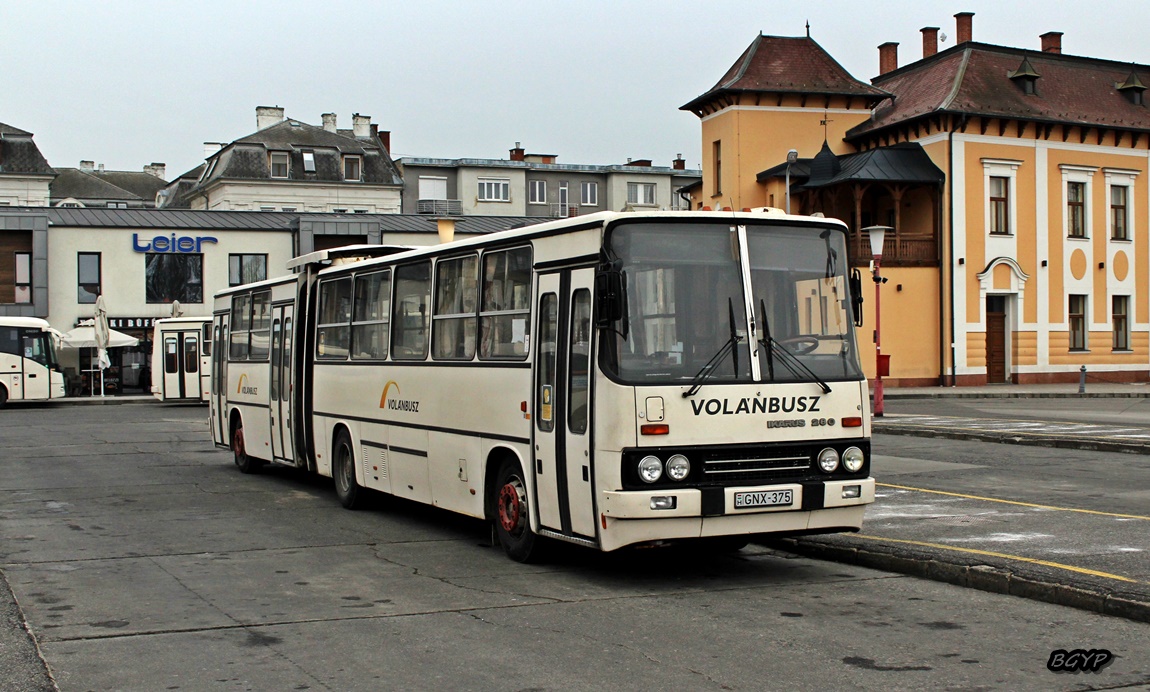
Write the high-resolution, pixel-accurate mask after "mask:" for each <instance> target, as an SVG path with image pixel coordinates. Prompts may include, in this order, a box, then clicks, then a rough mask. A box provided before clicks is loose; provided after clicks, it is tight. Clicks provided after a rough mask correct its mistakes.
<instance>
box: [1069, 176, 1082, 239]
mask: <svg viewBox="0 0 1150 692" xmlns="http://www.w3.org/2000/svg"><path fill="white" fill-rule="evenodd" d="M1066 224H1067V225H1066V232H1067V234H1068V235H1069V236H1070V237H1071V238H1085V237H1086V183H1078V182H1068V183H1066Z"/></svg>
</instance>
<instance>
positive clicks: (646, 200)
mask: <svg viewBox="0 0 1150 692" xmlns="http://www.w3.org/2000/svg"><path fill="white" fill-rule="evenodd" d="M627 203H628V204H647V205H653V204H655V183H627Z"/></svg>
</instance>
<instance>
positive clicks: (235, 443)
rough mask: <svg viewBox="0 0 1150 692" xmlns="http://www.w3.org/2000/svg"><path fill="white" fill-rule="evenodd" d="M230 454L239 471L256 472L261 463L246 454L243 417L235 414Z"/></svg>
mask: <svg viewBox="0 0 1150 692" xmlns="http://www.w3.org/2000/svg"><path fill="white" fill-rule="evenodd" d="M232 456H233V457H234V458H235V461H236V467H237V468H238V469H239V470H240V473H258V472H259V470H260V467H261V466H263V463H262V462H261V461H260V460H259V459H255V458H253V457H251V456H250V455H249V454H248V449H247V445H246V444H245V443H244V419H243V418H240V417H239V416H236V419H235V421H234V422H233V423H232Z"/></svg>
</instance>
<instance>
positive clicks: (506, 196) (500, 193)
mask: <svg viewBox="0 0 1150 692" xmlns="http://www.w3.org/2000/svg"><path fill="white" fill-rule="evenodd" d="M479 201H480V202H510V201H511V181H510V180H507V179H505V178H480V179H479Z"/></svg>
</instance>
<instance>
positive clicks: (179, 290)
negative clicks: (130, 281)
mask: <svg viewBox="0 0 1150 692" xmlns="http://www.w3.org/2000/svg"><path fill="white" fill-rule="evenodd" d="M144 293H145V294H146V298H147V302H148V303H171V302H172V301H174V300H178V301H180V302H181V303H202V302H204V256H203V255H201V254H194V253H185V252H180V253H171V252H149V253H146V254H145V255H144Z"/></svg>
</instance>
